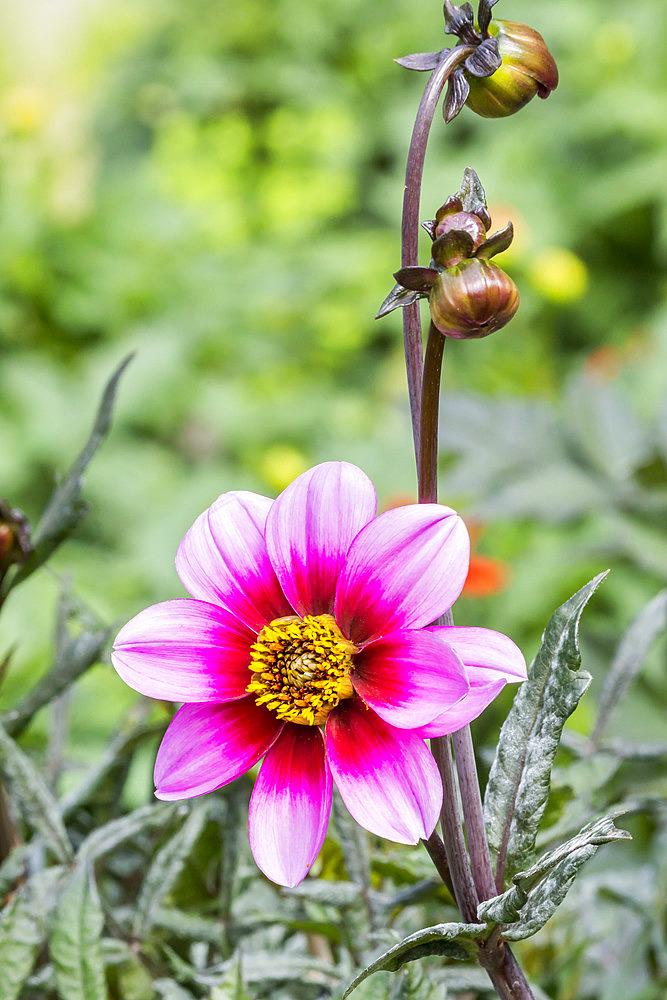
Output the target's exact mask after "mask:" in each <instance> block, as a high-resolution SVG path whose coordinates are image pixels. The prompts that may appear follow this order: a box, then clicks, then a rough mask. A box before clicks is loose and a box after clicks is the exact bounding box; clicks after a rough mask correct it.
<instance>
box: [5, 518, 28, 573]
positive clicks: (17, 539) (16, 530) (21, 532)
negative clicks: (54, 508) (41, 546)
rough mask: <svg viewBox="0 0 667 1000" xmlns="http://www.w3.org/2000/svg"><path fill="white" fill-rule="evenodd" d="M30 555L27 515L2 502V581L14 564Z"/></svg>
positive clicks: (23, 560)
mask: <svg viewBox="0 0 667 1000" xmlns="http://www.w3.org/2000/svg"><path fill="white" fill-rule="evenodd" d="M29 553H30V526H29V524H28V519H27V518H26V516H25V514H23V513H22V511H20V510H12V508H11V507H10V506H9V505H8V504H6V503H5V501H4V500H0V580H1V579H2V578H3V577H4V575H5V573H6V572H7V570H8V569H9V567H10V566H11V565H13V564H17V563H22V562H25V560H26V558H27V556H28V555H29Z"/></svg>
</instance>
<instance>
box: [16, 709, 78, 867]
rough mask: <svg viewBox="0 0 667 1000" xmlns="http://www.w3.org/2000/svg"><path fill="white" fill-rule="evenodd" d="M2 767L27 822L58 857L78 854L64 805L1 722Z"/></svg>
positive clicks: (70, 856) (60, 858) (69, 856)
mask: <svg viewBox="0 0 667 1000" xmlns="http://www.w3.org/2000/svg"><path fill="white" fill-rule="evenodd" d="M0 771H2V772H3V773H4V774H5V776H6V778H7V780H8V782H9V784H10V786H11V790H12V792H13V794H14V797H15V799H16V801H17V802H18V805H19V807H20V808H21V811H22V813H23V815H24V817H25V819H26V822H27V823H28V824H29V825H30V826H31V827H32V828H33V830H34V831H35V832H36V833H38V834H39V835H40V836H41V837H42V838H43V840H44V844H45V846H46V847H48V848H49V850H50V851H51V852H52V853H53V855H54V857H55V858H57V860H58V861H63V862H67V861H71V860H72V858H73V857H74V853H73V851H72V845H71V844H70V841H69V837H68V836H67V831H66V830H65V824H64V823H63V819H62V815H61V813H60V808H59V806H58V803H57V802H56V800H55V798H54V797H53V795H52V794H51V792H50V791H49V789H48V788H47V786H46V782H45V781H44V779H43V778H42V776H41V774H40V773H39V771H38V770H37V768H36V767H35V765H34V764H33V763H32V761H31V760H30V758H29V757H27V756H26V755H25V754H24V753H23V751H22V750H21V749H20V747H19V746H18V745H17V744H16V743H15V742H14V740H13V739H12V738H11V736H8V735H7V733H6V732H5V730H4V728H3V727H2V726H1V725H0Z"/></svg>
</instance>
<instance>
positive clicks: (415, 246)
mask: <svg viewBox="0 0 667 1000" xmlns="http://www.w3.org/2000/svg"><path fill="white" fill-rule="evenodd" d="M472 52H474V47H473V46H472V45H457V46H456V47H455V48H453V49H443V51H442V53H441V59H440V62H439V63H438V65H437V66H436V67H435V69H434V70H433V72H432V73H431V76H430V77H429V80H428V83H427V84H426V87H425V89H424V94H423V96H422V99H421V103H420V105H419V110H418V111H417V117H416V118H415V124H414V128H413V130H412V138H411V140H410V149H409V151H408V161H407V165H406V168H405V189H404V194H403V218H402V222H401V267H411V266H413V265H415V264H418V263H419V202H420V196H421V187H422V175H423V173H424V159H425V157H426V144H427V142H428V135H429V132H430V130H431V123H432V121H433V115H434V114H435V109H436V107H437V104H438V101H439V99H440V95H441V93H442V91H443V88H444V86H445V84H446V83H447V80H448V78H449V76H450V74H451V72H452V70H454V69H456V67H457V66H458V65H459V63H461V62H463V60H464V59H467V58H468V56H469V55H470V54H471V53H472ZM403 340H404V345H405V365H406V369H407V374H408V395H409V397H410V413H411V414H412V435H413V439H414V445H415V454H419V409H420V402H421V381H422V328H421V320H420V318H419V303H418V302H415V303H413V305H411V306H406V307H405V308H404V310H403Z"/></svg>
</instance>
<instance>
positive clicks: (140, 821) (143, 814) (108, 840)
mask: <svg viewBox="0 0 667 1000" xmlns="http://www.w3.org/2000/svg"><path fill="white" fill-rule="evenodd" d="M182 812H183V807H182V806H181V807H179V806H176V805H174V804H173V803H172V802H158V803H153V802H151V803H150V804H149V805H147V806H142V807H141V808H140V809H135V810H134V812H131V813H129V814H128V815H127V816H121V817H120V818H119V819H112V820H110V821H109V822H108V823H105V825H104V826H102V827H100V829H99V830H94V831H93V832H92V833H91V834H89V836H88V837H86V839H85V840H84V841H83V843H82V844H81V846H80V847H79V850H78V852H77V859H78V860H79V861H80V862H84V861H96V860H97V859H98V858H101V857H102V856H103V855H105V854H108V853H109V852H110V851H113V850H114V849H115V848H116V847H118V845H119V844H122V843H124V842H125V841H127V840H131V839H133V838H134V837H137V836H138V835H139V834H140V833H142V832H143V831H144V830H152V829H154V828H156V827H164V826H166V825H167V824H168V823H169V822H170V821H171V820H173V819H174V818H175V817H176V816H178V815H179V814H181V815H182Z"/></svg>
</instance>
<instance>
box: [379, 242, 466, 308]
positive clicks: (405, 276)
mask: <svg viewBox="0 0 667 1000" xmlns="http://www.w3.org/2000/svg"><path fill="white" fill-rule="evenodd" d="M471 246H472V240H471ZM394 277H395V278H396V281H397V282H398V283H399V284H400V285H403V287H404V288H409V289H410V290H411V291H413V292H423V293H424V294H425V295H428V293H429V292H430V290H431V286H432V285H433V283H434V282H435V281H437V280H438V272H437V271H436V270H435V268H433V267H419V266H416V267H402V268H401V269H400V271H396V273H395V274H394Z"/></svg>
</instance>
